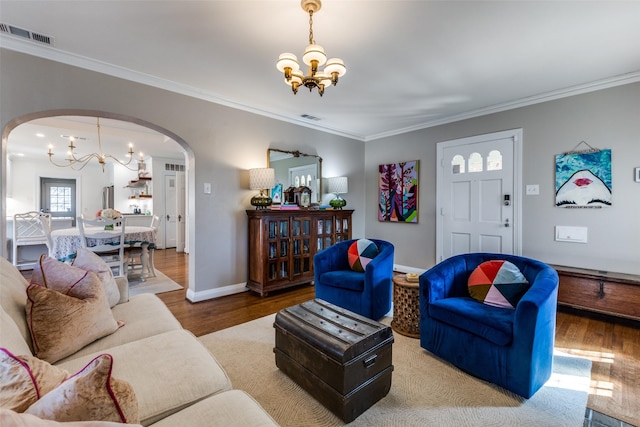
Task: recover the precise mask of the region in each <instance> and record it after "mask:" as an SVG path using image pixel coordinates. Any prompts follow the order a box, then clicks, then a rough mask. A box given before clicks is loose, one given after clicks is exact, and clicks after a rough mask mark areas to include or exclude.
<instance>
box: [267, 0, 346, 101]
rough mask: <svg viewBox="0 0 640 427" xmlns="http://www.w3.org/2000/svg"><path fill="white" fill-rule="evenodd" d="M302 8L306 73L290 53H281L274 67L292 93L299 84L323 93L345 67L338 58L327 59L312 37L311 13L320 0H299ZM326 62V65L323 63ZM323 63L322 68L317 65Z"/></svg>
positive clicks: (303, 57)
mask: <svg viewBox="0 0 640 427" xmlns="http://www.w3.org/2000/svg"><path fill="white" fill-rule="evenodd" d="M300 6H302V10H304V11H305V12H307V13H308V14H309V46H307V48H306V49H305V51H304V55H302V61H303V62H304V63H305V64H306V65H307V66H308V74H307V75H306V76H305V75H304V74H303V73H302V71H300V66H299V64H298V58H297V57H296V56H295V55H294V54H292V53H283V54H281V55H280V57H279V58H278V62H277V63H276V68H277V69H278V70H279V71H280V72H282V73H284V82H285V83H286V84H288V85H290V86H291V89H292V90H293V93H294V94H297V93H298V88H299V87H300V85H302V86H305V87H307V88H308V89H309V92H311V91H312V90H313V88H317V89H318V93H319V94H320V96H322V94H324V88H325V87H326V86H328V85H330V84H332V85H334V86H335V85H336V84H337V83H338V77H340V76H343V75H344V74H345V73H346V72H347V69H346V67H345V66H344V62H342V59H340V58H331V59H329V60H327V56H326V55H325V53H324V49H323V48H322V46H320V45H317V44H316V42H315V40H314V39H313V14H314V13H315V12H317V11H319V10H320V7H321V6H322V2H321V1H320V0H302V1H301V2H300ZM325 64H326V65H325ZM322 65H325V67H324V70H319V69H318V67H320V66H322Z"/></svg>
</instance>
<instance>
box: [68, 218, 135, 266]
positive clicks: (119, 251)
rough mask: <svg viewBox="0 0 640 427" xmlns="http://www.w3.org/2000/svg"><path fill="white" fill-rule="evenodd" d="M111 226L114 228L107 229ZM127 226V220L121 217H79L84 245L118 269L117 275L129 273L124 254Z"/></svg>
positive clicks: (81, 239)
mask: <svg viewBox="0 0 640 427" xmlns="http://www.w3.org/2000/svg"><path fill="white" fill-rule="evenodd" d="M116 225H117V226H116ZM111 226H113V230H108V229H105V228H106V227H111ZM125 226H126V222H125V221H122V220H121V219H114V220H111V219H107V218H102V217H99V218H95V219H88V218H82V217H78V229H79V231H80V243H81V244H82V247H83V248H87V249H89V250H90V251H92V252H95V253H96V254H98V255H100V257H101V258H102V259H103V260H104V261H105V262H106V263H107V265H108V266H109V267H111V268H112V269H114V268H115V269H116V271H115V275H117V276H125V275H126V274H127V261H126V258H125V254H124V248H125V237H124V236H125Z"/></svg>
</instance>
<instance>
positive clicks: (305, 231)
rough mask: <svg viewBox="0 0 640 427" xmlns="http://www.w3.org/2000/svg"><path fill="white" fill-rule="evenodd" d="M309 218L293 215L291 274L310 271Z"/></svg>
mask: <svg viewBox="0 0 640 427" xmlns="http://www.w3.org/2000/svg"><path fill="white" fill-rule="evenodd" d="M311 224H312V222H311V218H305V217H294V218H293V220H292V227H291V228H292V230H293V231H292V236H291V240H292V246H293V249H292V251H293V253H292V256H293V261H292V263H293V265H292V268H293V276H294V277H296V276H301V275H304V274H307V273H311V264H312V263H311V248H310V243H311Z"/></svg>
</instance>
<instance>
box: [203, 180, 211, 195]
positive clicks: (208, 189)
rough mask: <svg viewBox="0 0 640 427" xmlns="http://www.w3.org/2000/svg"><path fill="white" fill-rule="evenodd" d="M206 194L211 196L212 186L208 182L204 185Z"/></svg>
mask: <svg viewBox="0 0 640 427" xmlns="http://www.w3.org/2000/svg"><path fill="white" fill-rule="evenodd" d="M204 194H211V184H210V183H208V182H205V183H204Z"/></svg>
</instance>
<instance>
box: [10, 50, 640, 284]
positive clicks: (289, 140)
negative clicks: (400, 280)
mask: <svg viewBox="0 0 640 427" xmlns="http://www.w3.org/2000/svg"><path fill="white" fill-rule="evenodd" d="M0 91H1V93H0V95H1V96H0V129H2V138H3V140H2V148H3V161H2V162H0V168H1V172H2V177H3V181H2V182H3V189H2V191H3V197H2V200H1V201H0V203H1V205H0V208H1V213H2V218H4V215H5V212H6V200H5V197H6V196H5V195H6V188H5V184H6V176H5V174H6V167H5V159H6V138H7V135H8V133H9V132H10V130H11V129H12V128H13V127H15V126H16V125H17V124H18V123H17V122H18V121H19V120H20V118H23V120H26V119H24V118H25V117H26V116H27V115H33V117H32V118H36V117H38V116H39V115H41V114H40V113H41V112H46V111H48V110H64V109H68V110H74V111H75V110H94V111H99V112H103V113H105V114H107V115H115V116H117V118H130V119H132V120H134V121H137V122H139V123H142V124H145V125H148V126H150V127H153V128H155V129H157V130H161V131H164V132H165V133H167V134H170V136H171V137H172V138H174V139H175V140H177V141H179V142H180V143H181V144H182V145H183V146H184V147H185V149H186V150H187V152H188V155H189V160H188V162H189V164H188V171H189V172H188V173H189V177H188V182H189V189H188V191H189V203H190V206H189V218H188V224H189V252H190V257H189V280H190V290H191V291H193V292H197V293H198V294H203V295H208V296H216V293H215V290H216V289H220V288H224V287H226V286H233V285H237V284H239V283H242V282H245V281H246V247H247V233H246V228H247V223H246V214H245V212H244V210H245V209H251V208H252V207H251V205H250V203H249V200H250V198H251V197H252V196H253V195H254V192H253V191H251V190H249V189H248V184H249V178H248V172H247V170H248V169H250V168H254V167H264V166H265V165H266V151H267V149H268V148H280V149H284V150H300V151H302V152H305V153H310V154H317V155H319V156H321V157H322V158H323V176H325V177H331V176H348V177H349V193H348V194H346V195H345V198H346V199H347V201H348V203H349V204H348V207H349V208H351V209H355V213H354V218H353V225H354V229H353V234H354V237H363V236H365V235H366V236H368V237H374V238H383V239H387V240H389V241H391V242H393V243H394V244H395V245H396V259H395V262H396V263H397V264H400V265H405V266H410V267H416V268H428V267H430V266H432V265H433V264H434V263H435V214H436V212H435V203H436V202H435V188H436V187H435V185H436V183H435V177H436V169H435V167H436V164H435V163H436V162H435V158H436V143H437V142H440V141H446V140H450V139H456V138H463V137H468V136H474V135H479V134H485V133H491V132H496V131H501V130H506V129H514V128H522V129H523V130H524V141H523V153H524V156H523V157H524V166H523V168H524V169H523V184H524V185H526V184H539V185H540V195H539V196H524V205H523V224H524V226H523V254H524V255H526V256H531V257H535V258H539V259H541V260H543V261H547V262H551V263H557V264H565V265H571V266H577V267H588V268H596V269H603V270H610V271H618V272H625V273H633V274H640V255H639V252H638V249H637V248H638V241H639V239H640V221H638V212H639V211H640V184H638V183H635V182H633V178H632V173H633V168H634V167H638V166H640V142H639V141H638V137H639V135H640V120H638V118H639V117H640V83H634V84H630V85H625V86H620V87H615V88H611V89H607V90H602V91H598V92H592V93H588V94H584V95H578V96H574V97H570V98H565V99H561V100H556V101H550V102H546V103H542V104H537V105H533V106H529V107H524V108H519V109H515V110H511V111H507V112H502V113H497V114H493V115H488V116H484V117H479V118H476V119H470V120H465V121H460V122H457V123H451V124H447V125H442V126H437V127H433V128H429V129H424V130H421V131H415V132H411V133H407V134H403V135H398V136H394V137H389V138H385V139H380V140H376V141H370V142H367V143H363V142H360V141H355V140H351V139H348V138H343V137H338V136H335V135H331V134H327V133H323V132H318V131H314V130H311V129H307V128H303V127H300V126H296V125H292V124H288V123H285V122H281V121H277V120H273V119H270V118H266V117H262V116H258V115H255V114H250V113H246V112H243V111H239V110H234V109H231V108H228V107H224V106H220V105H216V104H212V103H209V102H205V101H202V100H198V99H193V98H189V97H186V96H182V95H178V94H175V93H171V92H168V91H165V90H161V89H157V88H152V87H149V86H146V85H143V84H138V83H133V82H129V81H125V80H122V79H119V78H114V77H110V76H106V75H102V74H100V73H96V72H91V71H87V70H82V69H79V68H75V67H71V66H67V65H64V64H60V63H56V62H52V61H48V60H44V59H39V58H35V57H31V56H28V55H24V54H20V53H16V52H11V51H7V50H0ZM582 140H584V141H586V142H588V143H589V144H591V145H592V146H594V147H599V148H611V149H612V151H613V161H612V162H613V197H614V204H613V207H611V208H604V209H580V210H576V209H560V208H555V207H554V156H555V155H556V154H559V153H561V152H564V151H568V150H571V149H572V148H573V147H574V146H575V145H577V144H578V143H579V142H580V141H582ZM399 153H401V154H399ZM150 154H152V153H150ZM415 159H419V160H420V161H421V171H420V186H421V187H420V194H419V207H420V217H419V223H418V224H390V223H379V222H378V220H377V212H376V201H377V166H378V165H379V164H382V163H390V162H395V161H402V160H415ZM205 182H210V183H212V194H211V195H205V194H203V191H202V188H203V183H205ZM365 182H366V185H365ZM331 197H332V195H327V196H326V197H325V202H328V200H330V199H331ZM555 225H575V226H586V227H588V228H589V243H587V244H572V243H560V242H555V241H554V240H553V236H554V226H555ZM365 230H366V233H365ZM0 232H4V227H0ZM4 237H5V236H0V238H2V239H4Z"/></svg>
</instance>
